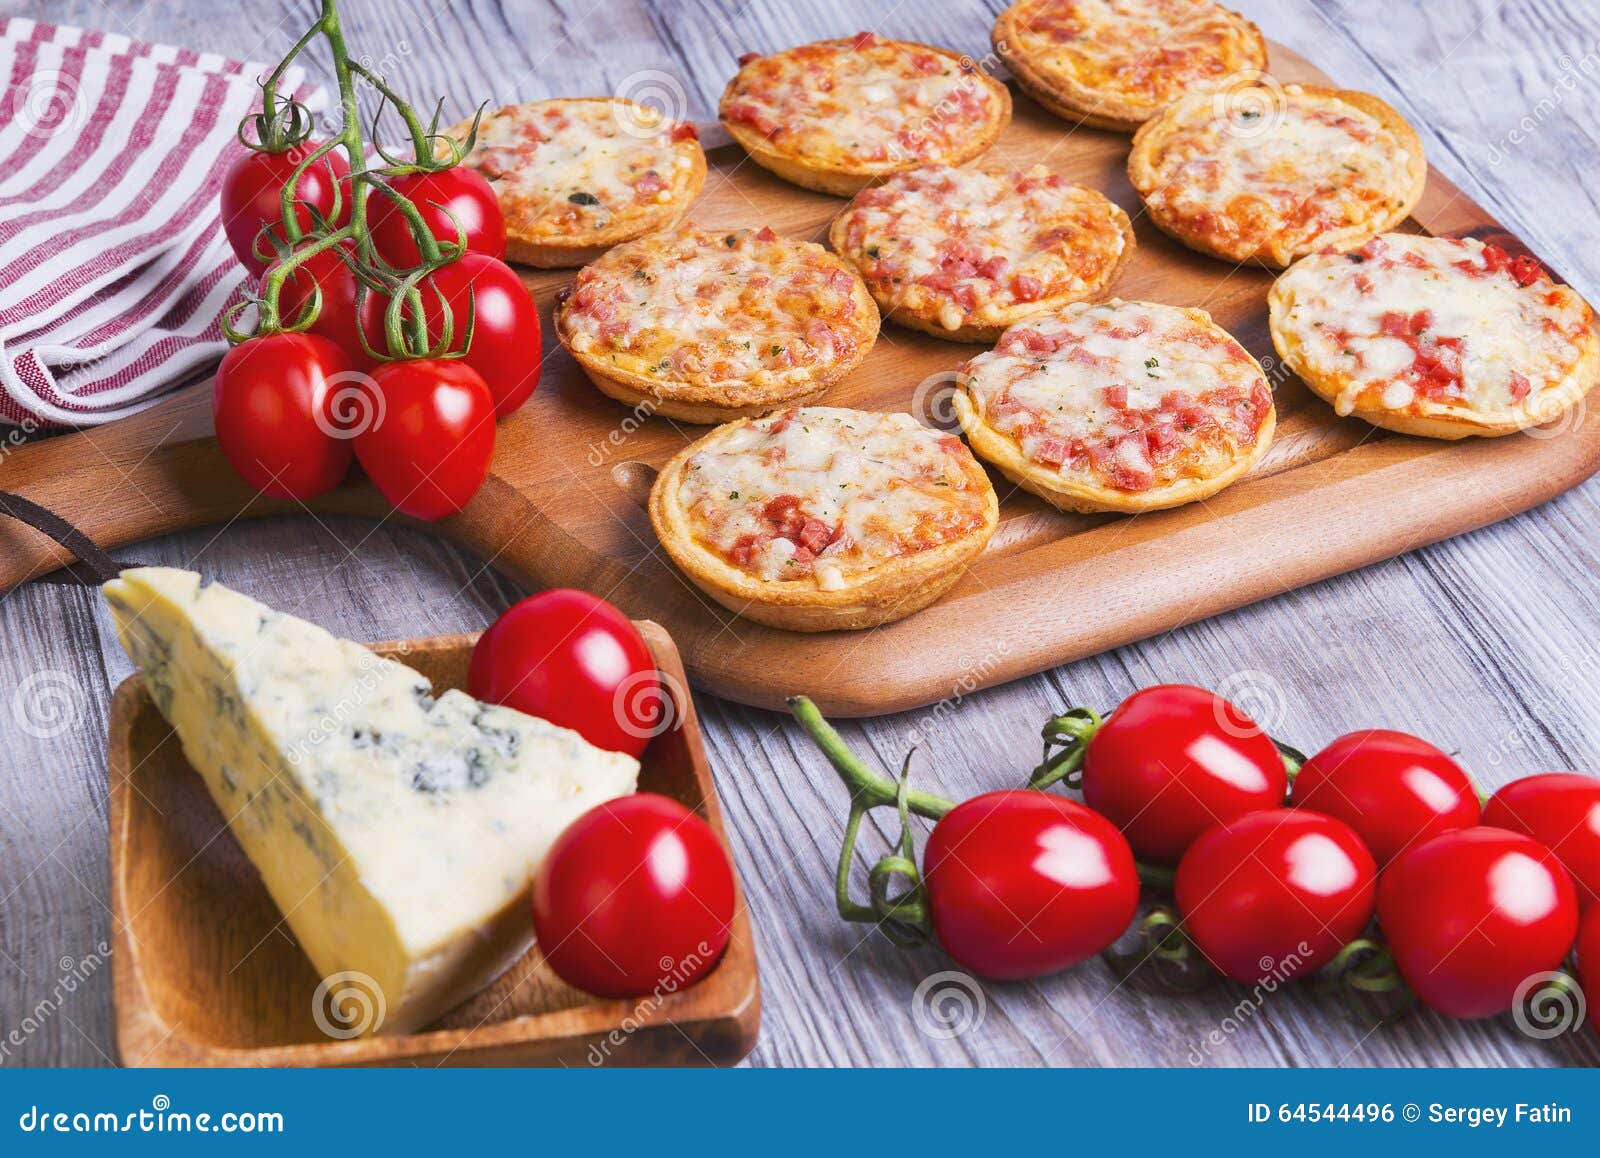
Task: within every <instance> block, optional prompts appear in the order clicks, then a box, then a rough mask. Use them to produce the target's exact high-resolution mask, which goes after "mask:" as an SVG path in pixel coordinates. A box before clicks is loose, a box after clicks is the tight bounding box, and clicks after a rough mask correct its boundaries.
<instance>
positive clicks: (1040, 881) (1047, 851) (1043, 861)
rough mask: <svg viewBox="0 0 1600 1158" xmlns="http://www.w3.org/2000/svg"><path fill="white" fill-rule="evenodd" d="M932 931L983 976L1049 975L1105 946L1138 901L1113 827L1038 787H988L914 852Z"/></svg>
mask: <svg viewBox="0 0 1600 1158" xmlns="http://www.w3.org/2000/svg"><path fill="white" fill-rule="evenodd" d="M923 880H924V883H925V885H926V887H927V894H928V908H929V916H930V917H931V918H932V922H933V932H934V935H935V936H936V937H938V939H939V943H940V944H941V945H943V946H944V948H945V951H946V952H948V953H949V954H950V956H952V957H954V958H955V959H956V960H957V961H958V962H960V964H961V965H962V966H964V967H965V968H967V969H970V970H971V971H972V972H974V973H976V974H979V975H980V976H983V977H993V978H996V979H1000V980H1012V979H1017V978H1024V977H1042V976H1044V975H1045V974H1047V973H1055V972H1057V971H1059V970H1062V969H1065V968H1067V967H1068V966H1070V965H1075V964H1077V963H1078V962H1079V961H1082V960H1084V959H1085V958H1088V957H1092V956H1094V955H1095V954H1096V953H1099V952H1100V951H1101V950H1103V949H1105V948H1106V947H1107V946H1108V945H1110V944H1111V943H1112V942H1113V941H1115V940H1116V939H1117V938H1118V937H1120V936H1121V935H1122V934H1123V932H1124V931H1125V930H1126V929H1127V928H1128V925H1129V924H1130V923H1131V922H1132V920H1133V915H1134V912H1135V910H1136V909H1137V908H1138V906H1139V876H1138V870H1137V869H1136V868H1135V866H1134V863H1133V853H1132V851H1131V850H1130V849H1129V848H1128V842H1127V840H1125V839H1124V838H1123V836H1122V834H1121V833H1120V832H1118V831H1117V829H1116V827H1115V826H1114V825H1113V824H1112V823H1111V822H1110V821H1108V820H1106V819H1105V817H1103V816H1100V815H1098V814H1097V813H1095V812H1091V811H1090V810H1089V809H1087V808H1085V807H1083V805H1081V804H1078V803H1075V802H1074V801H1071V800H1067V799H1065V798H1064V797H1060V796H1055V795H1052V794H1050V793H1047V792H1035V791H1032V790H1022V789H1018V790H1012V791H1006V792H989V793H985V794H984V795H982V796H975V797H973V798H972V799H971V800H967V801H964V802H962V803H961V804H958V805H956V806H955V808H953V809H951V810H950V811H949V812H948V813H946V814H945V816H944V818H943V819H941V820H940V821H939V823H938V824H937V825H935V826H934V829H933V833H932V835H930V836H929V838H928V847H927V851H926V853H925V855H924V857H923Z"/></svg>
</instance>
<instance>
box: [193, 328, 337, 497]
mask: <svg viewBox="0 0 1600 1158" xmlns="http://www.w3.org/2000/svg"><path fill="white" fill-rule="evenodd" d="M349 369H350V364H349V360H348V359H347V358H346V357H345V354H344V351H342V350H340V349H339V347H338V346H336V345H334V344H333V343H332V342H330V341H328V340H327V339H326V338H322V337H318V336H317V335H315V334H272V335H269V336H267V337H261V338H251V339H249V340H248V341H245V342H241V343H240V344H239V345H237V346H235V347H234V348H233V349H231V350H229V351H228V352H227V354H225V355H224V356H223V359H222V364H221V365H220V366H219V367H218V368H217V378H216V383H215V385H214V386H213V388H212V395H211V412H212V417H213V418H214V419H215V422H216V429H217V441H218V443H220V444H221V447H222V453H223V456H224V457H225V458H227V460H228V462H229V463H230V464H231V465H232V466H233V469H234V470H236V471H238V472H239V475H240V476H241V477H242V478H243V479H244V481H245V482H247V483H249V484H250V485H251V486H252V487H254V488H255V489H256V490H258V491H260V492H261V493H262V494H264V495H270V496H272V497H274V498H294V499H309V498H313V497H315V496H316V495H320V494H322V493H324V492H325V491H330V490H332V489H333V488H334V487H336V486H338V485H339V483H340V482H342V481H343V480H344V477H345V475H346V473H347V472H348V471H349V469H350V460H351V443H350V439H349V438H348V437H346V436H345V432H344V431H343V429H342V424H341V423H340V422H339V421H338V419H337V416H336V414H335V412H334V409H333V407H332V405H331V404H332V401H333V397H334V392H335V389H336V382H337V379H338V378H339V377H340V376H341V375H343V374H345V373H347V372H348V371H349Z"/></svg>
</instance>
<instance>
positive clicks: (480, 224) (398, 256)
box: [367, 165, 506, 269]
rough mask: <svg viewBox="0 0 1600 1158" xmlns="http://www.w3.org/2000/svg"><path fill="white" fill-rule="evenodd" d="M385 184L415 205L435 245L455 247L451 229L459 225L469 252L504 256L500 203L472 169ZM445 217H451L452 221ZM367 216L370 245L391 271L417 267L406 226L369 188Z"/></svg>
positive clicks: (395, 179)
mask: <svg viewBox="0 0 1600 1158" xmlns="http://www.w3.org/2000/svg"><path fill="white" fill-rule="evenodd" d="M388 184H389V188H391V189H393V190H394V191H395V192H396V193H399V194H400V195H401V196H403V197H406V198H408V199H409V200H410V201H411V203H412V204H413V205H415V206H416V207H417V212H418V213H419V214H421V215H422V220H423V222H424V224H426V225H427V226H428V230H429V232H431V233H432V234H433V236H434V237H436V238H438V239H439V241H440V242H442V243H444V244H446V245H454V244H455V243H456V242H457V241H458V240H460V233H458V232H457V229H456V226H457V224H459V225H460V227H461V230H462V231H463V232H465V234H466V238H467V252H468V253H480V254H482V255H483V256H485V257H493V258H504V257H505V255H506V223H505V218H504V217H503V216H501V213H500V199H499V198H498V197H497V196H495V191H494V186H493V185H491V184H489V182H488V181H486V180H485V179H484V177H483V174H481V173H479V172H478V171H477V170H475V169H468V168H464V167H462V166H460V165H458V166H456V167H455V168H453V169H440V170H438V171H437V172H433V173H408V174H405V175H404V176H400V177H392V178H390V179H389V182H388ZM445 210H448V211H449V213H446V212H445ZM449 214H454V215H455V220H454V221H452V220H451V219H450V215H449ZM367 218H368V221H369V222H370V224H371V226H372V240H373V243H374V244H375V245H376V246H377V249H378V253H379V255H380V256H381V257H382V258H383V259H384V260H385V261H387V262H388V263H389V264H390V265H392V266H394V267H395V268H396V269H411V268H414V267H415V266H418V265H421V264H422V251H421V250H419V249H418V248H417V239H416V238H415V237H413V236H412V234H411V226H410V223H409V222H407V221H406V217H405V214H404V213H402V212H401V211H400V210H399V208H398V207H397V206H396V205H395V203H394V202H393V201H392V200H391V199H390V198H388V197H387V196H385V195H384V194H383V193H381V192H379V191H376V190H374V192H373V194H372V197H371V199H370V200H369V201H368V202H367Z"/></svg>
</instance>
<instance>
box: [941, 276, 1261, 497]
mask: <svg viewBox="0 0 1600 1158" xmlns="http://www.w3.org/2000/svg"><path fill="white" fill-rule="evenodd" d="M962 373H963V376H964V381H965V384H966V387H967V391H968V393H969V395H970V396H971V398H972V400H973V402H974V405H975V406H976V407H977V409H978V411H979V413H980V414H981V415H982V416H983V421H984V423H985V424H986V425H988V426H990V427H992V428H993V429H994V430H996V431H998V432H999V433H1001V434H1003V435H1006V436H1007V437H1008V438H1010V439H1012V440H1013V441H1014V442H1016V444H1017V445H1018V446H1019V448H1020V449H1021V451H1022V454H1023V455H1024V457H1026V458H1027V459H1028V461H1029V462H1030V463H1032V464H1034V465H1036V466H1042V467H1045V468H1048V469H1051V470H1054V471H1056V472H1057V473H1059V474H1061V475H1063V476H1072V477H1075V478H1078V479H1082V480H1084V481H1086V482H1088V483H1090V484H1091V485H1094V486H1101V487H1109V488H1111V489H1114V490H1120V491H1145V490H1149V489H1151V488H1152V487H1157V486H1163V485H1167V484H1170V483H1174V482H1180V481H1183V480H1185V479H1190V478H1211V477H1214V476H1215V475H1217V474H1219V473H1221V472H1222V471H1224V470H1226V469H1227V468H1228V467H1229V466H1231V465H1232V464H1233V463H1234V462H1236V461H1237V460H1238V459H1239V457H1240V456H1241V455H1244V454H1247V453H1248V452H1249V451H1250V450H1251V449H1252V448H1253V447H1254V446H1255V445H1256V441H1257V439H1258V437H1259V436H1260V433H1261V427H1262V425H1263V424H1264V423H1265V422H1266V419H1267V415H1268V414H1269V413H1271V411H1272V392H1271V391H1270V390H1269V389H1268V387H1267V382H1266V379H1265V378H1263V377H1262V375H1261V371H1260V368H1259V367H1257V366H1256V364H1255V362H1254V360H1253V359H1251V357H1250V355H1249V354H1248V353H1246V352H1245V349H1244V347H1243V346H1241V345H1239V343H1238V342H1237V341H1235V340H1234V339H1233V338H1232V337H1230V336H1229V335H1228V334H1227V332H1226V331H1224V330H1222V329H1221V328H1220V327H1218V326H1216V325H1215V324H1213V323H1211V322H1210V321H1208V320H1201V319H1199V318H1196V317H1195V316H1194V315H1193V314H1192V313H1190V312H1189V311H1185V310H1180V309H1177V308H1175V307H1172V306H1162V305H1152V304H1149V303H1146V302H1123V301H1111V302H1106V303H1103V304H1101V305H1077V306H1071V307H1069V308H1067V309H1066V310H1063V311H1062V312H1061V313H1059V314H1057V315H1054V316H1051V317H1045V318H1034V319H1031V320H1029V321H1025V322H1019V323H1018V324H1017V325H1015V326H1012V327H1011V328H1010V329H1009V330H1007V331H1006V332H1005V336H1004V337H1003V338H1001V339H1000V344H999V345H998V346H996V347H995V348H994V349H993V350H991V351H990V352H989V353H987V354H980V355H978V357H976V358H974V359H973V360H972V361H971V362H969V363H967V365H966V366H965V367H964V368H963V371H962Z"/></svg>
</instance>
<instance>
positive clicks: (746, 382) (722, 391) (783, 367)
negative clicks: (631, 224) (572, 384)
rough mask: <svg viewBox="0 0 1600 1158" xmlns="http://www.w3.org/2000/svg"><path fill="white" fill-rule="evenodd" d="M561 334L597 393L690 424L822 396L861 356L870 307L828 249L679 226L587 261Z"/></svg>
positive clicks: (874, 320) (559, 309) (869, 339)
mask: <svg viewBox="0 0 1600 1158" xmlns="http://www.w3.org/2000/svg"><path fill="white" fill-rule="evenodd" d="M555 327H556V335H557V337H559V339H560V341H561V344H562V345H563V346H565V347H566V349H567V352H568V353H570V354H571V355H572V356H573V357H574V358H575V359H577V361H578V364H579V365H580V366H582V367H583V369H584V371H585V373H587V374H588V375H589V378H590V379H591V380H592V381H593V382H594V384H595V385H596V386H598V387H599V388H600V390H601V392H602V393H604V394H608V395H610V396H611V397H612V398H616V399H618V400H619V401H622V402H627V403H629V404H631V405H636V406H638V407H640V408H641V409H644V410H645V411H647V412H648V413H651V414H660V415H662V416H664V417H667V418H679V419H682V420H684V421H685V422H726V421H727V420H729V419H731V418H739V417H743V416H745V415H750V414H761V413H764V412H766V411H768V410H772V409H773V408H775V407H778V406H786V405H791V404H793V403H795V402H798V401H801V400H803V399H808V398H813V397H815V396H816V395H818V394H821V393H822V392H823V391H824V390H826V389H827V388H828V387H829V386H831V385H832V384H833V383H834V382H837V381H838V380H839V379H840V378H842V377H844V375H845V374H847V373H849V372H850V371H851V370H853V369H854V368H855V367H856V366H857V365H859V364H860V362H861V360H862V359H863V358H865V357H866V356H867V351H868V350H870V349H871V348H872V344H873V342H875V341H876V340H877V337H878V309H877V307H876V306H875V305H874V304H873V302H872V295H871V294H869V293H868V292H867V287H866V286H864V285H862V284H861V279H860V278H858V277H857V276H856V275H855V274H854V273H852V272H851V271H850V268H849V267H848V266H846V265H845V264H844V263H843V262H842V261H840V260H839V259H838V258H837V257H835V256H834V255H833V254H831V253H829V252H828V251H827V250H825V249H823V248H822V246H820V245H815V244H813V243H811V242H805V241H791V240H789V239H787V238H783V237H779V236H777V234H775V233H773V232H772V230H771V229H760V230H752V229H745V230H737V231H733V232H727V231H718V232H712V231H709V230H704V229H699V228H696V227H694V226H685V227H683V228H682V229H679V230H677V231H675V232H671V233H657V234H653V235H652V236H649V237H643V238H640V239H639V240H638V241H630V242H628V243H627V244H625V245H619V246H617V247H616V248H615V249H613V250H611V251H610V252H609V253H607V254H606V255H605V256H604V257H602V258H600V260H598V261H596V262H594V263H593V264H591V265H588V266H585V267H584V268H583V270H582V271H581V272H579V274H578V278H577V280H576V281H575V282H573V284H572V285H571V286H570V287H569V288H568V289H567V290H565V291H563V293H562V295H561V296H560V298H559V299H558V302H557V305H556V313H555Z"/></svg>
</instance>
